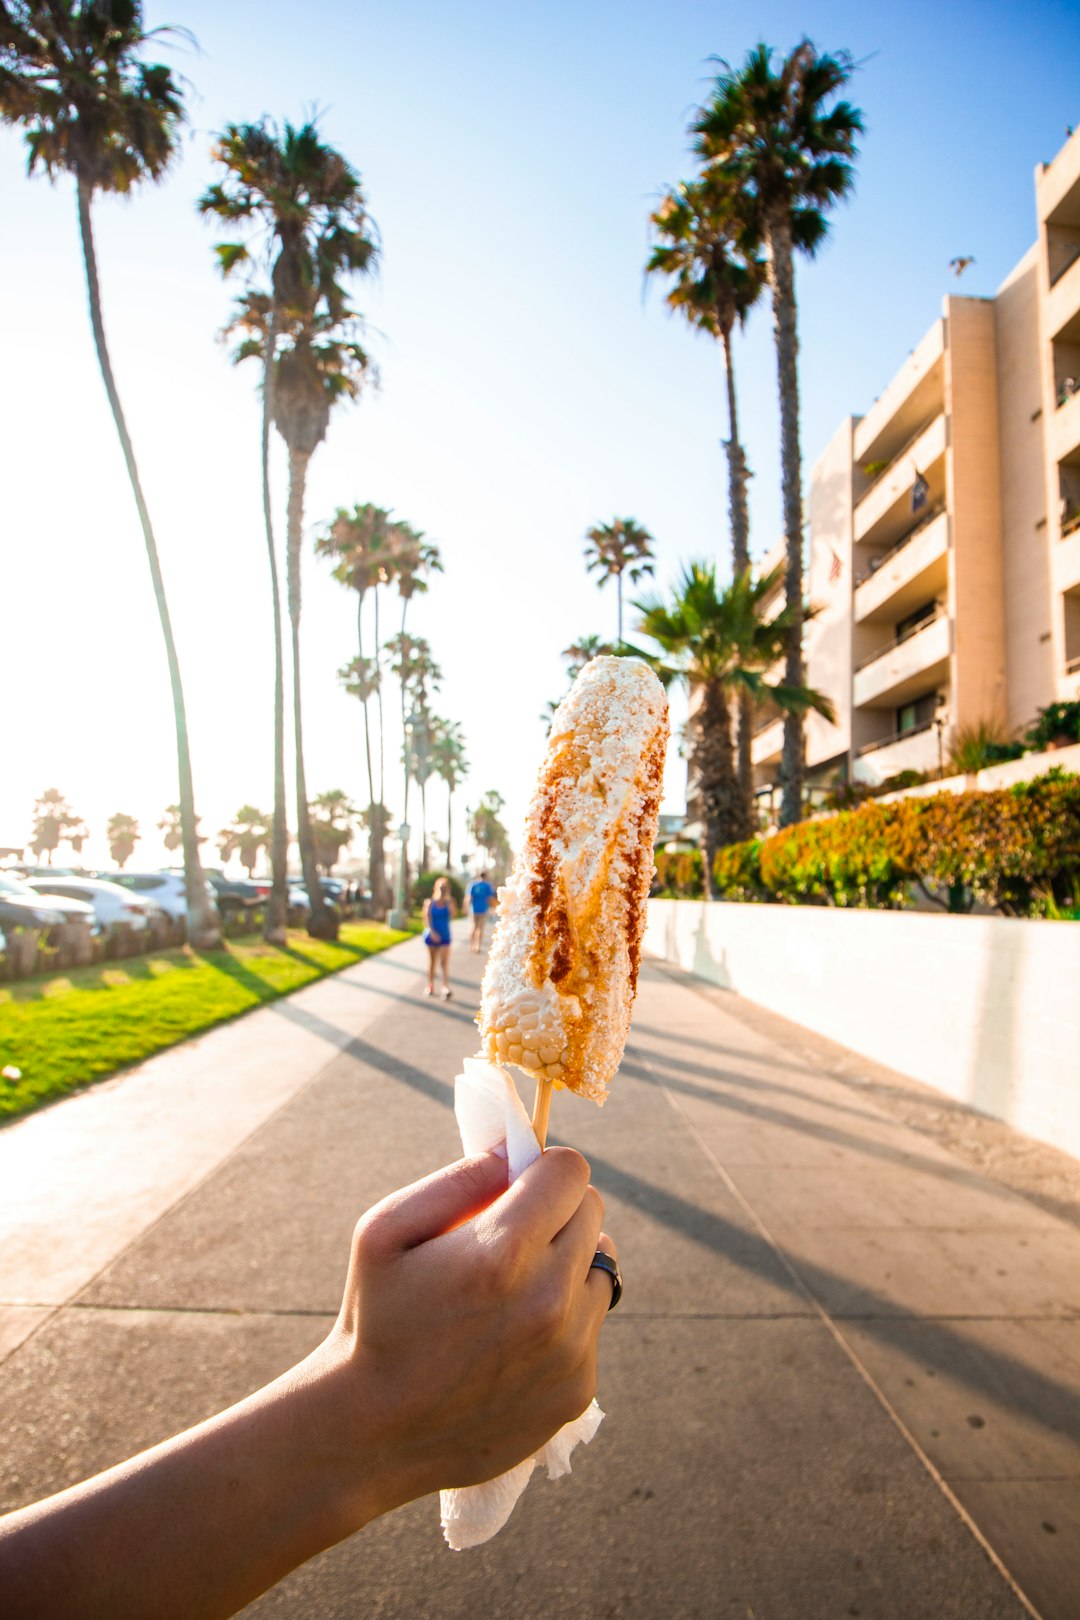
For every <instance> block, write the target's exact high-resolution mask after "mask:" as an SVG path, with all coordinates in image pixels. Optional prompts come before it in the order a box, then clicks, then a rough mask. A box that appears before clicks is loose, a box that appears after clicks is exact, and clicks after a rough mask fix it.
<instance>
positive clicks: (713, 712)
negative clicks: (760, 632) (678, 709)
mask: <svg viewBox="0 0 1080 1620" xmlns="http://www.w3.org/2000/svg"><path fill="white" fill-rule="evenodd" d="M698 720H699V724H698V732H697V748H696V753H697V756H698V767H699V780H700V782H701V804H702V820H703V821H704V823H705V834H704V839H703V845H704V848H703V855H704V864H705V895H706V898H707V899H710V900H711V899H712V893H713V890H712V868H713V860H714V859H715V857H716V852H717V850H719V849H722V848H723V847H724V845H725V844H733V843H737V842H738V841H739V839H740V838H741V836H742V831H743V824H742V816H741V813H740V810H741V807H740V804H739V784H738V779H737V776H736V772H735V749H734V746H733V744H732V737H731V701H730V698H729V696H728V694H727V693H726V692H725V691H724V690H723V688H722V687H721V686H720V685H719V683H718V682H706V683H705V687H704V692H703V694H702V703H701V709H700V711H699V715H698Z"/></svg>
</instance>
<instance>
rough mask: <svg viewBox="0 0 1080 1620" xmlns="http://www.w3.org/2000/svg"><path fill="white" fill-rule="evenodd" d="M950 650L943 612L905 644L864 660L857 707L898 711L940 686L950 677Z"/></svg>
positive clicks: (857, 683)
mask: <svg viewBox="0 0 1080 1620" xmlns="http://www.w3.org/2000/svg"><path fill="white" fill-rule="evenodd" d="M950 646H951V634H950V625H949V616H948V614H947V612H946V611H945V609H944V608H939V609H938V610H937V612H936V613H935V615H934V617H933V618H932V619H926V620H924V622H923V623H922V624H920V625H918V626H916V628H915V629H914V630H910V631H909V632H908V633H907V635H906V636H904V638H903V639H902V640H901V641H895V642H890V643H889V645H888V646H886V647H880V648H879V649H878V651H877V652H875V653H871V655H870V657H869V658H864V659H863V661H862V662H861V663H860V664H859V665H858V667H857V668H856V670H855V679H854V683H853V690H852V697H853V700H854V703H855V707H856V708H863V707H876V708H879V709H882V708H886V707H889V708H895V707H896V706H897V705H899V704H901V703H907V702H909V701H910V699H912V698H914V697H920V696H922V694H923V693H924V692H927V691H929V690H930V689H931V688H932V687H933V686H935V685H940V684H941V682H942V681H943V680H944V678H945V676H946V675H947V673H948V668H949V650H950Z"/></svg>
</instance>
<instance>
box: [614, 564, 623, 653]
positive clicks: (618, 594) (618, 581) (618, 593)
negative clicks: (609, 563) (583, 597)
mask: <svg viewBox="0 0 1080 1620" xmlns="http://www.w3.org/2000/svg"><path fill="white" fill-rule="evenodd" d="M615 601H616V603H617V604H618V605H617V608H616V624H617V626H618V636H619V643H618V644H619V646H620V647H621V646H622V569H621V568H620V569H619V571H618V573H617V574H616V575H615Z"/></svg>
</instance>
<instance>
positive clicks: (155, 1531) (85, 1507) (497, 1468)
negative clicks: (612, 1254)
mask: <svg viewBox="0 0 1080 1620" xmlns="http://www.w3.org/2000/svg"><path fill="white" fill-rule="evenodd" d="M587 1183H588V1167H587V1165H586V1164H585V1161H584V1160H583V1159H582V1158H581V1157H580V1155H578V1154H576V1153H573V1152H571V1151H570V1150H569V1149H552V1150H549V1152H548V1153H546V1154H545V1155H544V1156H543V1157H542V1158H541V1159H539V1160H538V1161H537V1162H536V1164H534V1165H531V1166H530V1167H529V1169H528V1170H526V1171H525V1173H524V1174H523V1175H522V1176H521V1177H520V1178H519V1180H518V1181H517V1182H515V1184H514V1186H513V1187H511V1188H509V1189H507V1187H506V1165H505V1162H504V1161H503V1160H501V1159H499V1158H497V1157H495V1156H494V1155H489V1154H486V1155H483V1156H481V1157H480V1158H476V1159H466V1160H462V1161H460V1162H459V1163H458V1164H455V1165H451V1166H449V1167H448V1168H447V1169H445V1170H442V1171H438V1172H437V1173H436V1174H435V1175H433V1176H429V1177H427V1178H426V1179H425V1180H424V1181H421V1182H418V1183H416V1184H415V1185H414V1186H412V1187H408V1188H405V1189H403V1190H402V1191H401V1192H398V1193H395V1194H393V1195H392V1196H391V1197H390V1198H388V1199H386V1200H384V1201H383V1203H382V1204H379V1205H376V1207H375V1208H374V1209H373V1210H370V1211H369V1212H368V1214H367V1215H365V1216H364V1217H363V1218H362V1219H361V1221H360V1222H359V1224H358V1226H357V1228H356V1232H355V1234H354V1238H353V1248H352V1258H351V1263H350V1267H349V1276H348V1282H347V1286H346V1290H345V1297H344V1300H343V1303H342V1307H341V1312H340V1315H339V1317H338V1320H337V1322H336V1323H335V1326H334V1328H333V1329H332V1330H331V1332H330V1334H329V1335H328V1336H327V1338H326V1339H325V1340H324V1341H323V1343H322V1344H321V1345H320V1346H319V1347H318V1349H316V1350H315V1351H314V1352H313V1353H312V1354H311V1355H310V1356H308V1357H307V1358H306V1359H305V1360H304V1361H302V1362H300V1363H299V1364H298V1365H297V1366H296V1367H293V1368H291V1369H290V1370H289V1371H288V1372H287V1373H285V1374H283V1375H282V1377H281V1378H279V1379H276V1380H275V1381H274V1382H273V1383H271V1384H268V1385H267V1386H266V1387H265V1388H264V1389H261V1390H259V1391H257V1392H256V1393H255V1394H254V1395H251V1396H249V1397H248V1398H247V1399H246V1400H244V1401H241V1402H240V1403H239V1404H238V1405H236V1406H233V1407H230V1408H229V1409H228V1410H227V1411H225V1412H222V1413H219V1414H218V1415H217V1416H215V1417H212V1418H210V1419H209V1420H208V1421H207V1422H206V1423H202V1424H199V1425H198V1426H197V1427H195V1428H193V1429H189V1430H188V1431H186V1432H185V1433H184V1434H181V1435H177V1436H176V1437H174V1438H173V1439H171V1440H167V1441H165V1442H164V1443H163V1444H162V1445H159V1446H155V1447H154V1448H153V1449H151V1450H150V1451H147V1452H144V1453H142V1454H141V1455H140V1456H138V1457H135V1458H132V1459H130V1460H129V1461H127V1462H124V1463H121V1464H120V1465H119V1466H118V1467H116V1468H113V1469H110V1470H108V1472H106V1473H104V1474H99V1475H97V1476H96V1477H95V1478H94V1479H91V1480H87V1481H85V1482H84V1483H83V1484H81V1485H77V1486H74V1487H73V1488H72V1489H70V1490H68V1491H64V1492H61V1493H60V1494H59V1495H58V1496H54V1497H51V1498H49V1499H48V1500H46V1501H44V1502H41V1503H37V1504H34V1505H33V1506H31V1507H28V1508H25V1509H23V1510H21V1511H19V1512H17V1513H14V1514H11V1515H10V1516H9V1517H8V1518H6V1519H3V1520H0V1613H3V1615H4V1616H5V1620H29V1617H31V1616H33V1617H38V1616H47V1617H48V1620H67V1617H68V1616H72V1617H74V1616H75V1615H78V1616H79V1617H80V1620H97V1617H102V1620H104V1617H109V1620H112V1617H114V1616H116V1615H121V1614H122V1615H124V1617H125V1620H141V1617H143V1616H146V1617H150V1616H153V1617H154V1620H171V1617H173V1616H176V1617H177V1620H181V1617H182V1620H203V1617H205V1620H210V1617H215V1616H223V1615H229V1614H233V1613H235V1612H236V1610H237V1609H239V1608H241V1607H243V1606H244V1605H245V1604H247V1603H249V1602H251V1601H252V1600H253V1599H254V1598H255V1597H256V1596H258V1594H259V1593H260V1592H263V1591H265V1590H266V1589H267V1587H269V1586H271V1585H273V1584H274V1582H275V1581H278V1580H280V1579H281V1578H282V1576H284V1575H285V1574H287V1573H288V1571H289V1570H291V1569H293V1568H295V1567H296V1565H297V1564H300V1563H302V1562H304V1560H306V1559H307V1558H310V1557H312V1556H313V1555H314V1554H315V1553H316V1552H319V1551H320V1550H322V1549H323V1548H325V1547H328V1546H331V1545H333V1543H335V1542H337V1541H340V1540H342V1539H343V1538H344V1537H346V1536H348V1535H351V1534H352V1533H353V1532H354V1531H355V1530H358V1529H360V1528H361V1527H362V1526H363V1525H364V1524H366V1523H368V1522H369V1521H370V1520H371V1519H373V1518H375V1517H377V1516H378V1515H379V1514H381V1513H385V1512H387V1511H388V1510H389V1509H391V1508H393V1507H397V1506H400V1505H401V1504H402V1503H404V1502H407V1501H411V1500H412V1499H413V1498H414V1497H417V1496H422V1495H425V1494H427V1493H428V1492H430V1491H433V1490H437V1489H439V1488H440V1487H450V1486H459V1485H468V1484H475V1483H478V1482H480V1481H481V1480H485V1479H489V1478H492V1477H494V1476H495V1475H496V1474H499V1473H502V1472H505V1470H506V1469H508V1468H510V1467H512V1466H513V1465H514V1464H515V1463H517V1462H520V1461H521V1460H522V1459H523V1458H525V1457H527V1456H529V1455H531V1454H532V1453H533V1452H534V1451H536V1450H537V1449H538V1447H539V1446H540V1445H541V1444H542V1443H543V1442H544V1441H545V1440H546V1439H548V1438H549V1437H550V1435H551V1434H553V1433H554V1432H555V1430H556V1429H558V1428H559V1427H561V1425H562V1424H563V1423H564V1422H567V1421H569V1420H570V1419H571V1418H572V1417H575V1416H577V1415H578V1413H579V1412H581V1411H583V1410H584V1408H585V1407H586V1406H587V1405H588V1403H589V1400H590V1399H591V1397H592V1394H593V1390H594V1387H595V1358H596V1341H597V1336H598V1333H599V1328H600V1324H601V1322H602V1321H603V1318H604V1314H605V1312H606V1310H607V1306H608V1303H609V1301H610V1286H609V1283H608V1279H607V1278H606V1277H604V1276H602V1275H600V1274H598V1273H596V1272H590V1270H589V1262H590V1261H591V1259H592V1256H593V1254H594V1252H595V1250H596V1247H597V1243H598V1240H599V1234H600V1221H601V1216H602V1204H601V1201H600V1199H599V1197H598V1195H597V1194H596V1193H595V1191H594V1190H593V1189H592V1188H590V1187H589V1186H588V1184H587ZM604 1241H605V1246H608V1245H607V1240H604ZM432 1346H437V1347H438V1348H437V1352H434V1351H433V1349H432Z"/></svg>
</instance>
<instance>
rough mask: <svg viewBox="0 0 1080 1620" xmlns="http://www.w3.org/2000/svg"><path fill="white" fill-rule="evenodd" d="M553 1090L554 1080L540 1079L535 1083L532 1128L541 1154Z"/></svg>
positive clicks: (545, 1141) (544, 1143)
mask: <svg viewBox="0 0 1080 1620" xmlns="http://www.w3.org/2000/svg"><path fill="white" fill-rule="evenodd" d="M554 1090H555V1082H554V1080H544V1079H540V1080H538V1081H537V1082H536V1101H535V1103H534V1104H533V1113H532V1128H533V1130H534V1132H535V1133H536V1140H537V1141H538V1142H539V1144H540V1151H541V1153H543V1151H544V1147H545V1145H546V1143H547V1131H548V1119H549V1117H550V1115H551V1097H552V1093H553V1092H554Z"/></svg>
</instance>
